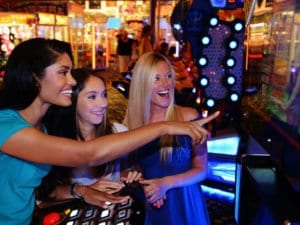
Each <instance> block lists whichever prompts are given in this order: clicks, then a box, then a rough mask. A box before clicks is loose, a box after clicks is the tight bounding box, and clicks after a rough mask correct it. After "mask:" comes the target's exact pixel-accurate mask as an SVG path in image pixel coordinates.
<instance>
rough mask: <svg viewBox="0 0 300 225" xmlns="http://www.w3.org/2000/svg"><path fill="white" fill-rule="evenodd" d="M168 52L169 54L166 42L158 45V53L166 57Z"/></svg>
mask: <svg viewBox="0 0 300 225" xmlns="http://www.w3.org/2000/svg"><path fill="white" fill-rule="evenodd" d="M168 52H169V44H168V43H167V42H162V43H161V44H160V48H159V53H160V54H162V55H164V56H166V57H167V56H168Z"/></svg>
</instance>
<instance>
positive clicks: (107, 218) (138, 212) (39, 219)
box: [31, 183, 145, 225]
mask: <svg viewBox="0 0 300 225" xmlns="http://www.w3.org/2000/svg"><path fill="white" fill-rule="evenodd" d="M136 188H137V185H136V184H135V183H133V184H128V185H126V187H125V188H124V189H123V190H122V191H121V193H120V194H121V195H130V196H131V197H130V198H129V199H128V200H127V201H126V202H123V203H119V204H111V203H107V206H108V207H107V208H106V209H103V208H100V207H96V206H93V205H90V204H88V203H85V202H84V201H81V200H77V199H75V200H65V201H60V202H53V203H50V204H47V205H45V206H38V205H37V206H36V209H35V211H34V216H33V219H32V223H31V225H40V224H42V225H55V224H65V225H79V224H80V225H95V224H97V225H138V224H143V223H144V216H145V214H144V206H143V203H142V202H141V200H139V199H137V198H135V197H134V195H133V194H132V193H133V192H132V191H134V190H135V189H136Z"/></svg>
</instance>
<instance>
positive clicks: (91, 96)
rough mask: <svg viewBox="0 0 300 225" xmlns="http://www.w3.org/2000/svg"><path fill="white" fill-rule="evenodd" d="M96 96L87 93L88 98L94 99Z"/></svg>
mask: <svg viewBox="0 0 300 225" xmlns="http://www.w3.org/2000/svg"><path fill="white" fill-rule="evenodd" d="M95 98H96V95H89V96H88V99H95Z"/></svg>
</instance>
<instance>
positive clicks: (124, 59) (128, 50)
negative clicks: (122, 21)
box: [117, 30, 133, 73]
mask: <svg viewBox="0 0 300 225" xmlns="http://www.w3.org/2000/svg"><path fill="white" fill-rule="evenodd" d="M132 45H133V39H131V38H129V37H128V32H127V31H126V30H121V32H120V34H119V35H118V43H117V55H118V59H119V72H120V73H123V72H127V71H128V68H129V66H130V59H131V54H132Z"/></svg>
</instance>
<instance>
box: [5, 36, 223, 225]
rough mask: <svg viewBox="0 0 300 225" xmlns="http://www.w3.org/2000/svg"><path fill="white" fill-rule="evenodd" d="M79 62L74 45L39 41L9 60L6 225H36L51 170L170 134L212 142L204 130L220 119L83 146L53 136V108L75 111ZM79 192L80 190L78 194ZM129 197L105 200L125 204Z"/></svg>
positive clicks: (163, 126)
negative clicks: (38, 201) (39, 196)
mask: <svg viewBox="0 0 300 225" xmlns="http://www.w3.org/2000/svg"><path fill="white" fill-rule="evenodd" d="M72 67H73V58H72V52H71V47H70V44H69V43H66V42H63V41H58V40H49V39H44V38H33V39H29V40H26V41H24V42H22V43H20V44H19V45H17V46H16V47H15V48H14V50H13V51H12V53H11V55H10V56H9V58H8V62H7V64H6V67H5V76H4V79H3V82H2V85H1V89H0V133H1V136H0V171H1V176H0V185H1V189H2V190H1V192H0V224H6V225H10V224H15V225H19V224H30V221H31V218H32V213H33V209H34V206H35V194H34V190H35V188H36V187H38V186H39V185H40V183H41V180H42V178H43V177H44V176H46V175H47V173H48V172H49V170H50V168H51V166H50V165H57V166H70V167H81V166H86V165H88V166H96V165H101V164H104V163H106V162H109V161H112V160H113V159H116V158H118V157H121V156H122V155H125V154H127V153H129V152H131V151H134V150H135V149H136V148H138V147H140V146H142V145H144V144H146V143H148V142H149V141H151V140H153V139H155V138H157V137H159V136H161V135H166V134H170V135H172V134H186V135H189V136H191V137H192V139H193V140H194V141H195V142H196V143H197V142H200V143H201V142H203V141H205V140H206V138H207V130H206V129H204V128H203V127H202V125H204V124H205V123H207V122H209V121H210V120H211V119H214V118H215V117H216V116H218V115H214V116H212V117H210V118H206V119H203V120H199V121H195V122H185V123H183V122H181V123H179V122H176V121H172V122H165V123H156V124H152V125H149V126H144V127H141V128H138V129H135V130H133V131H130V132H122V133H118V134H111V135H105V136H101V137H98V138H95V139H93V140H91V141H77V140H72V139H69V138H62V137H56V136H52V135H48V134H47V131H46V129H45V127H44V125H43V118H44V115H45V114H46V113H47V111H48V109H49V107H50V106H51V105H59V106H70V105H71V104H72V101H71V95H72V87H73V86H75V85H76V81H75V80H74V78H73V77H72V74H71V69H72ZM75 191H76V190H75ZM127 199H128V197H127V196H125V197H124V196H99V199H98V200H99V201H98V204H97V205H98V206H100V207H105V204H104V202H105V201H109V202H112V203H119V202H123V201H125V200H127Z"/></svg>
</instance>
